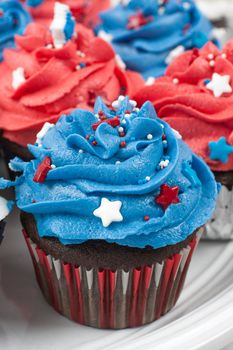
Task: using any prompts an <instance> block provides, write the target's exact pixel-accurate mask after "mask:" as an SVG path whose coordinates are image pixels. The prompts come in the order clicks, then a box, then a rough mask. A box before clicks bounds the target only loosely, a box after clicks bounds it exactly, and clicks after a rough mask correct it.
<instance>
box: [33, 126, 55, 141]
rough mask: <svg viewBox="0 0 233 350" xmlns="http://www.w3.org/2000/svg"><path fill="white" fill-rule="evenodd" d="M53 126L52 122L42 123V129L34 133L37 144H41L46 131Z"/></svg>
mask: <svg viewBox="0 0 233 350" xmlns="http://www.w3.org/2000/svg"><path fill="white" fill-rule="evenodd" d="M53 127H54V124H52V123H48V122H46V123H44V125H43V127H42V129H41V130H40V131H39V132H38V134H37V135H36V143H37V144H38V145H41V141H42V139H43V138H44V137H45V135H46V134H47V132H48V131H49V130H50V129H51V128H53Z"/></svg>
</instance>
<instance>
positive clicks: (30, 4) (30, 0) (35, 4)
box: [27, 0, 44, 7]
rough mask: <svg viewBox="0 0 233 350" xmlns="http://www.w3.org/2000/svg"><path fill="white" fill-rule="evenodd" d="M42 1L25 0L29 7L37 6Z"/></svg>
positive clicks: (42, 0)
mask: <svg viewBox="0 0 233 350" xmlns="http://www.w3.org/2000/svg"><path fill="white" fill-rule="evenodd" d="M43 2H44V0H27V5H28V6H31V7H37V6H39V5H41V4H42V3H43Z"/></svg>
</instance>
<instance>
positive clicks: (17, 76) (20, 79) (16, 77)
mask: <svg viewBox="0 0 233 350" xmlns="http://www.w3.org/2000/svg"><path fill="white" fill-rule="evenodd" d="M25 81H26V79H25V75H24V68H23V67H19V68H17V69H15V70H14V71H13V72H12V87H13V89H14V90H17V89H18V88H19V87H20V85H22V84H23V83H24V82H25Z"/></svg>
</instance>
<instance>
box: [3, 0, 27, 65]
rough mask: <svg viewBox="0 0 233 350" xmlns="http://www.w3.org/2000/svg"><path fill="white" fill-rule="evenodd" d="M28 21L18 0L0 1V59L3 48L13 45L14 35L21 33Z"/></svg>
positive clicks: (25, 12) (24, 10)
mask: <svg viewBox="0 0 233 350" xmlns="http://www.w3.org/2000/svg"><path fill="white" fill-rule="evenodd" d="M30 21H31V17H30V15H29V14H28V12H27V11H26V9H25V8H24V7H23V5H22V4H21V3H20V2H19V1H17V0H2V1H0V61H2V60H3V50H4V49H6V48H11V47H14V46H15V40H14V36H15V35H16V34H19V35H22V34H23V32H24V29H25V28H26V26H27V24H28V23H29V22H30Z"/></svg>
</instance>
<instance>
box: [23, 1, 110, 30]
mask: <svg viewBox="0 0 233 350" xmlns="http://www.w3.org/2000/svg"><path fill="white" fill-rule="evenodd" d="M55 2H56V0H44V1H43V3H42V4H41V5H39V6H37V7H30V10H29V11H30V13H31V15H32V17H33V18H34V20H35V21H36V22H38V23H41V24H46V25H49V24H50V22H51V20H52V18H53V15H54V4H55ZM59 2H61V3H63V4H66V5H68V6H69V8H70V10H71V11H72V13H73V16H74V17H75V18H76V20H77V22H78V23H82V24H84V25H86V26H88V27H92V28H93V27H94V26H96V24H98V22H99V16H98V15H99V13H100V12H101V11H104V10H107V9H108V8H109V7H110V0H59Z"/></svg>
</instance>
